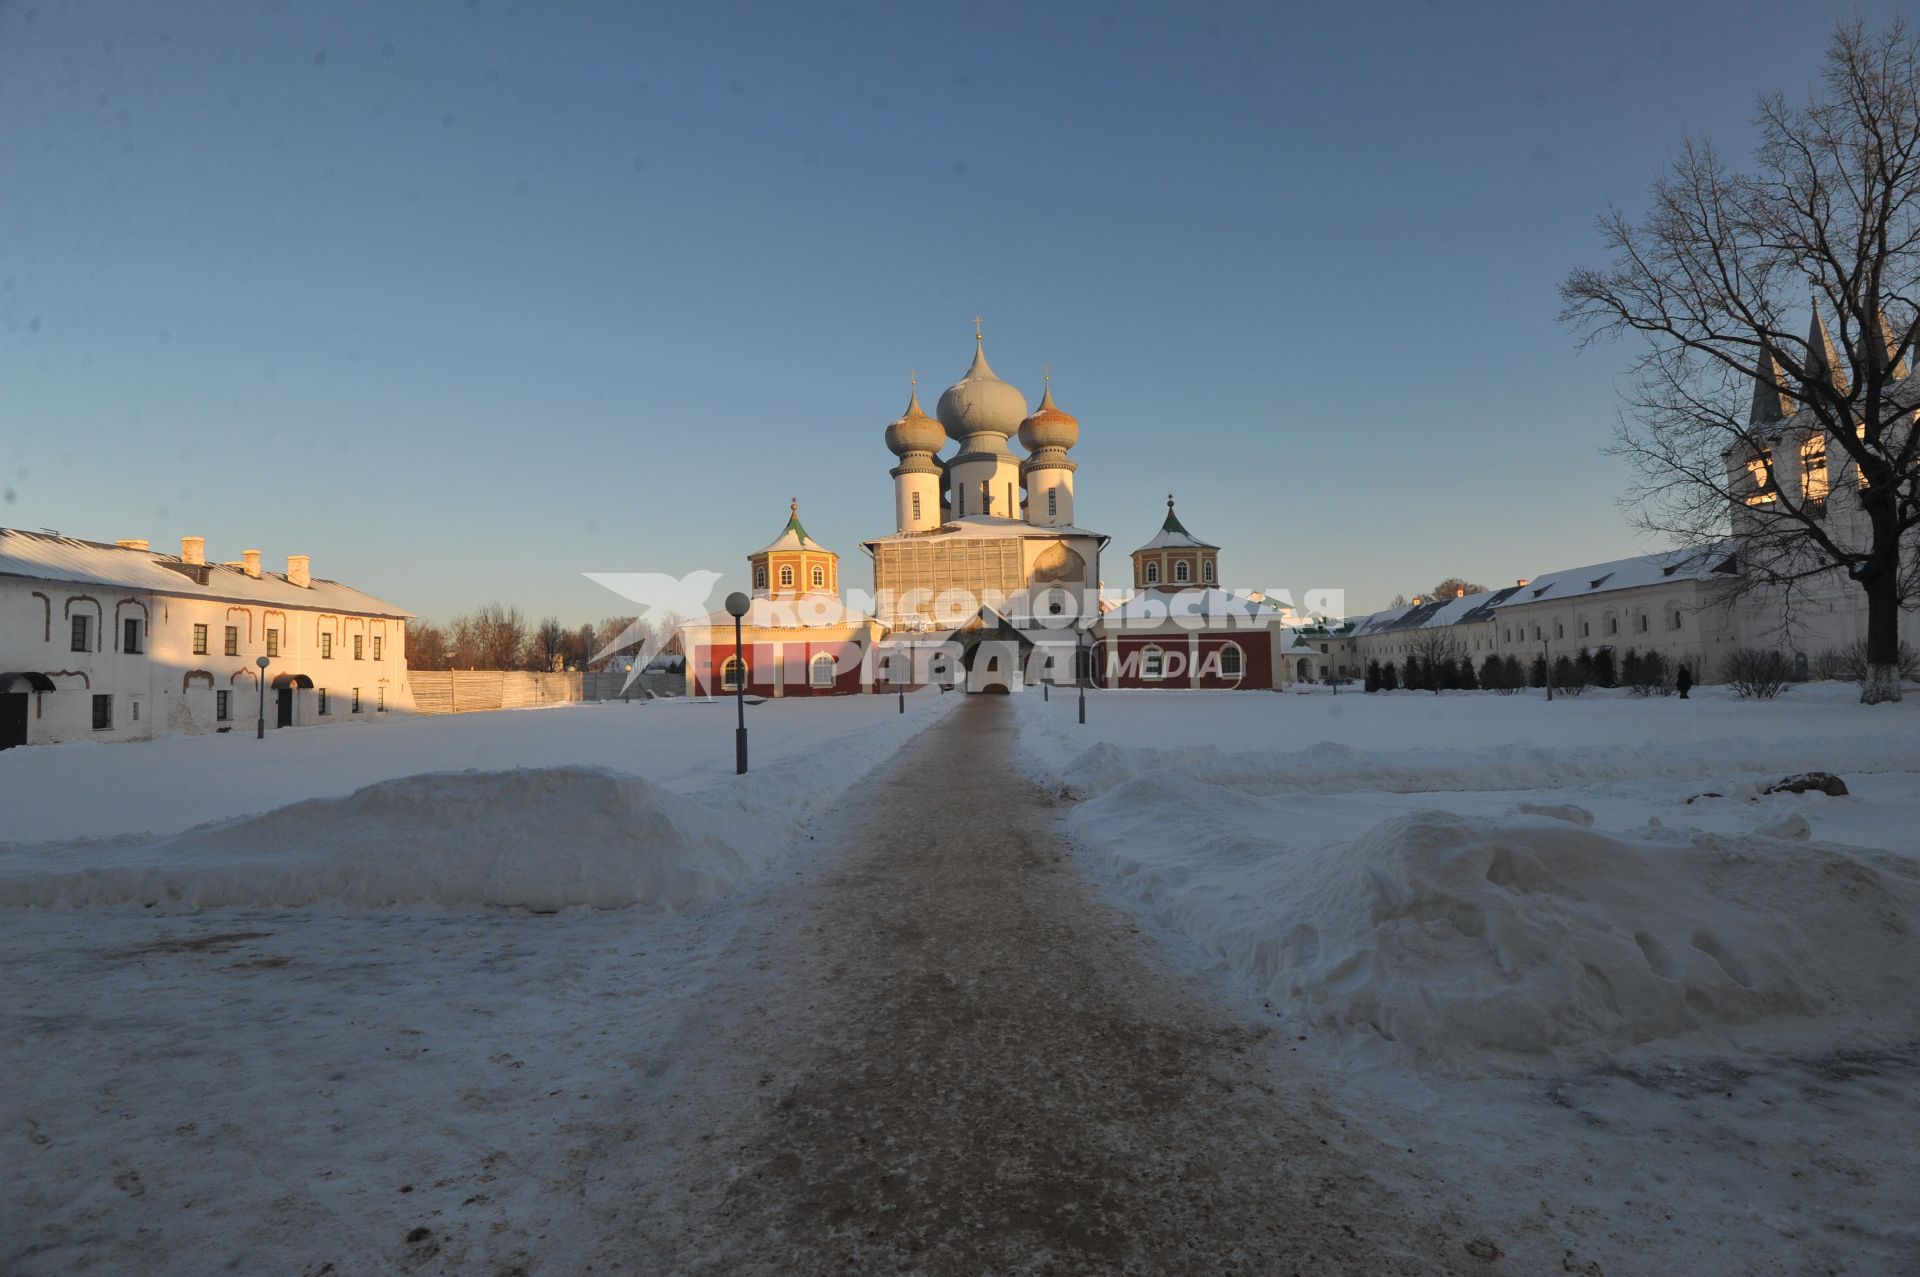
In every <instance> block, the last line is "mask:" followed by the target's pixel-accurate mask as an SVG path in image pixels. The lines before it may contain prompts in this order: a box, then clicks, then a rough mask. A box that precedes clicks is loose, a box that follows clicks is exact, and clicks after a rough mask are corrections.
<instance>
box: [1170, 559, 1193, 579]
mask: <svg viewBox="0 0 1920 1277" xmlns="http://www.w3.org/2000/svg"><path fill="white" fill-rule="evenodd" d="M1192 574H1193V569H1192V568H1190V567H1188V566H1187V561H1186V560H1185V559H1176V560H1174V564H1173V579H1174V580H1176V581H1185V580H1188V579H1189V578H1191V576H1192Z"/></svg>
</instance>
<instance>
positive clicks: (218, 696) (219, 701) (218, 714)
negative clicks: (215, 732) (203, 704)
mask: <svg viewBox="0 0 1920 1277" xmlns="http://www.w3.org/2000/svg"><path fill="white" fill-rule="evenodd" d="M213 717H214V721H215V722H219V723H225V722H228V721H230V720H231V719H232V718H233V693H232V692H215V693H214V694H213Z"/></svg>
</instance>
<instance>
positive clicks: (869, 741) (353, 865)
mask: <svg viewBox="0 0 1920 1277" xmlns="http://www.w3.org/2000/svg"><path fill="white" fill-rule="evenodd" d="M862 699H863V700H865V699H867V698H862ZM958 699H959V698H957V697H954V698H947V697H941V698H937V699H936V698H931V697H929V698H926V699H925V700H923V701H920V702H917V703H916V704H915V705H914V707H913V710H912V712H910V713H908V714H906V715H899V714H896V713H894V712H893V710H892V709H891V707H886V709H885V712H884V713H882V712H879V710H878V709H874V710H873V712H871V713H868V714H864V715H861V716H859V718H858V719H852V720H850V719H849V717H848V714H847V712H846V711H845V710H844V708H839V707H836V708H835V709H834V710H832V711H826V712H821V713H819V714H816V715H809V712H808V711H809V707H805V706H800V707H792V708H788V709H786V710H785V711H784V715H785V721H784V724H783V725H784V726H785V727H786V729H787V730H788V732H789V733H794V732H796V731H797V732H798V735H799V737H800V738H801V739H800V740H799V741H796V742H793V743H790V745H789V752H787V753H786V754H785V756H780V757H776V758H775V759H774V760H773V761H771V762H769V763H764V764H761V765H759V766H758V767H757V768H756V769H755V770H754V771H752V772H750V773H749V774H748V775H746V776H744V777H741V776H734V775H732V774H731V772H732V768H731V761H732V754H731V743H732V739H731V738H732V732H731V731H730V730H725V731H724V732H723V733H722V734H723V735H724V738H725V739H726V742H727V745H728V749H727V762H728V764H729V765H728V767H727V769H726V774H725V775H724V776H723V777H720V778H715V777H714V775H713V769H711V768H709V769H706V770H705V771H704V772H703V773H693V778H694V779H697V780H703V781H706V783H705V784H704V785H700V784H691V783H688V773H686V772H684V771H674V772H673V773H672V774H673V776H674V780H675V782H678V783H674V782H662V781H656V780H652V779H648V778H646V777H643V776H639V775H634V774H632V773H630V772H626V771H622V770H618V769H616V768H612V767H607V766H599V765H593V764H587V763H569V764H565V765H560V766H549V767H521V768H514V769H512V770H498V771H484V770H471V769H470V770H464V771H456V772H432V773H426V774H420V775H408V776H401V777H397V778H394V779H388V780H381V781H377V782H375V783H373V784H370V785H365V786H363V787H361V788H359V789H356V790H354V791H353V792H351V793H348V794H345V795H341V796H326V797H315V798H309V799H306V800H304V801H299V802H294V803H291V804H288V805H285V806H281V807H278V808H276V809H274V810H271V811H268V812H265V813H261V814H257V815H246V816H236V817H233V818H230V819H226V820H220V821H215V822H211V823H208V824H202V825H199V826H196V827H194V828H191V829H186V830H183V831H181V832H179V833H175V834H171V835H169V836H167V837H163V838H157V839H156V838H154V837H152V836H151V835H146V834H126V835H122V836H120V837H116V838H110V839H84V840H67V841H60V842H46V843H40V844H37V845H33V846H11V847H9V846H0V906H8V905H12V906H39V907H86V906H95V905H138V906H145V907H149V908H155V909H159V910H162V911H190V910H197V909H208V908H218V907H222V906H256V907H279V906H299V905H308V904H316V903H329V904H338V905H344V906H350V907H369V906H383V905H402V904H438V905H468V906H471V905H495V906H518V907H524V908H528V909H535V910H543V911H544V910H557V909H563V908H567V907H570V906H587V907H591V908H598V909H613V908H622V907H625V906H629V905H649V906H657V907H661V908H668V909H680V908H685V907H687V906H691V905H697V904H701V903H705V902H707V901H711V900H714V899H716V898H718V897H721V896H724V895H727V894H730V893H732V892H735V891H738V890H740V889H741V888H742V887H744V886H745V885H747V883H748V882H749V881H750V880H751V879H752V878H753V877H754V876H756V875H758V874H761V873H763V872H765V871H766V870H767V869H768V868H769V867H770V866H771V865H773V864H774V863H776V862H777V861H778V860H780V859H781V858H782V857H784V856H785V855H787V854H788V853H790V852H791V851H792V850H793V849H794V848H795V847H796V846H797V845H798V844H799V843H801V842H802V841H804V840H805V839H806V837H807V833H806V827H807V824H808V822H809V821H811V820H812V819H813V818H815V817H817V816H819V815H821V814H823V813H824V812H826V811H827V810H829V809H830V808H831V807H832V806H833V804H834V802H835V801H836V800H837V799H838V797H839V795H840V794H841V793H843V792H844V791H845V790H846V788H847V787H848V786H849V785H850V784H852V783H853V782H854V781H855V780H857V779H858V778H859V777H860V776H861V775H862V774H864V773H865V772H866V771H867V770H869V769H870V768H871V767H872V766H873V765H874V764H875V763H877V762H879V761H880V760H881V759H883V758H885V757H887V756H888V755H889V754H891V753H892V752H893V751H894V750H896V749H897V748H898V747H899V743H900V741H901V740H902V739H903V738H905V737H906V736H908V735H910V734H911V733H912V732H914V731H917V730H919V729H920V728H922V727H924V726H926V725H927V724H928V723H929V722H931V721H933V719H934V718H936V717H938V716H940V715H942V714H944V713H945V712H947V710H948V709H950V708H951V706H952V705H953V704H955V703H957V702H958ZM869 708H871V707H869ZM476 717H477V716H476ZM573 721H575V722H578V723H581V724H590V723H597V722H598V721H600V720H598V719H590V718H587V717H576V718H574V719H573ZM626 721H627V722H628V723H635V724H637V723H638V722H639V721H640V720H637V719H635V718H632V717H629V718H628V719H627V720H626ZM713 721H714V723H715V725H717V726H720V727H722V728H724V724H721V723H720V722H719V720H718V718H717V717H716V718H714V720H713ZM809 722H811V723H812V724H814V730H815V734H816V738H815V739H814V741H813V742H812V745H813V747H812V748H802V747H801V744H802V743H803V742H804V737H805V734H806V724H807V723H809ZM850 723H851V727H850V726H849V724H850ZM466 730H467V731H468V732H471V731H473V730H475V729H474V728H473V727H468V728H467V729H466ZM702 739H703V740H704V738H702ZM127 748H130V749H138V748H141V747H139V746H131V747H127ZM685 752H686V750H685V748H684V742H683V747H682V751H681V754H682V755H684V754H685ZM381 765H383V766H391V765H392V760H391V759H387V760H383V761H382V764H381ZM313 783H314V784H316V785H325V784H327V783H328V780H327V779H326V778H324V777H316V778H314V781H313Z"/></svg>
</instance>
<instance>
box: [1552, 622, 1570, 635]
mask: <svg viewBox="0 0 1920 1277" xmlns="http://www.w3.org/2000/svg"><path fill="white" fill-rule="evenodd" d="M1553 636H1554V637H1555V638H1557V639H1563V638H1565V637H1566V636H1567V627H1566V626H1564V625H1562V624H1560V622H1558V621H1555V622H1554V623H1553Z"/></svg>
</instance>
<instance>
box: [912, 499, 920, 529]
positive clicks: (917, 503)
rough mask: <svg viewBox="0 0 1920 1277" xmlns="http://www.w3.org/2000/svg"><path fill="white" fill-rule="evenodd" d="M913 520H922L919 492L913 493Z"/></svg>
mask: <svg viewBox="0 0 1920 1277" xmlns="http://www.w3.org/2000/svg"><path fill="white" fill-rule="evenodd" d="M913 521H914V522H915V523H918V522H919V521H920V494H919V493H918V492H916V493H914V494H913Z"/></svg>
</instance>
